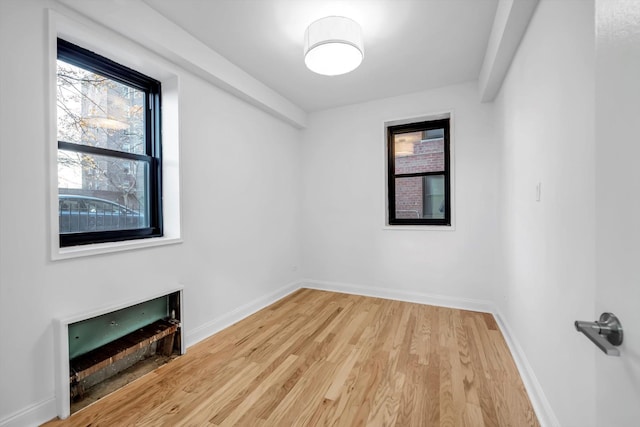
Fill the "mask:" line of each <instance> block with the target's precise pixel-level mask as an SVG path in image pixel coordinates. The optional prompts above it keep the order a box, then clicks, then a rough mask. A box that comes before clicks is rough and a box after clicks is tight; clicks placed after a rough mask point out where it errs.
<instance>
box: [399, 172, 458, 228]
mask: <svg viewBox="0 0 640 427" xmlns="http://www.w3.org/2000/svg"><path fill="white" fill-rule="evenodd" d="M444 184H445V180H444V175H429V176H414V177H406V178H396V179H395V193H396V199H395V208H396V218H397V219H422V218H427V219H440V218H444V217H445V213H446V212H445V191H444Z"/></svg>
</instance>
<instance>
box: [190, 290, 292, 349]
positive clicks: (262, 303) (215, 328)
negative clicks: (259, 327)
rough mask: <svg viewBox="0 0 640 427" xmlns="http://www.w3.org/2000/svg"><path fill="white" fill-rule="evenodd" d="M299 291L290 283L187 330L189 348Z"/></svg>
mask: <svg viewBox="0 0 640 427" xmlns="http://www.w3.org/2000/svg"><path fill="white" fill-rule="evenodd" d="M298 289H300V284H299V283H297V282H296V283H290V284H288V285H286V286H283V287H281V288H280V289H277V290H275V291H274V292H271V293H269V294H267V295H264V296H261V297H258V298H256V299H254V300H253V301H249V302H248V303H246V304H244V305H241V306H240V307H238V308H236V309H235V310H232V311H230V312H229V313H225V314H223V315H221V316H219V317H217V318H215V319H213V320H211V321H209V322H207V323H205V324H204V325H200V326H198V327H196V328H194V329H191V330H187V331H186V332H185V338H186V345H187V347H190V346H192V345H194V344H196V343H198V342H200V341H202V340H203V339H205V338H209V337H210V336H211V335H213V334H215V333H217V332H220V331H221V330H223V329H224V328H227V327H229V326H231V325H233V324H234V323H236V322H239V321H240V320H242V319H244V318H245V317H248V316H250V315H252V314H253V313H255V312H256V311H259V310H262V309H263V308H265V307H267V306H268V305H271V304H273V303H274V302H276V301H278V300H280V299H282V298H284V297H285V296H287V295H289V294H290V293H292V292H295V291H297V290H298ZM187 351H188V349H187Z"/></svg>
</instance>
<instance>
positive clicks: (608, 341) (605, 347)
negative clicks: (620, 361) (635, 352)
mask: <svg viewBox="0 0 640 427" xmlns="http://www.w3.org/2000/svg"><path fill="white" fill-rule="evenodd" d="M574 324H575V326H576V330H577V331H579V332H582V333H583V334H585V335H586V337H587V338H589V339H590V340H591V341H592V342H593V343H594V344H595V345H597V346H598V348H599V349H600V350H602V351H603V352H604V353H605V354H607V355H609V356H620V350H619V349H617V348H616V347H617V346H619V345H620V344H622V338H623V334H622V324H621V323H620V320H618V318H617V317H616V316H615V315H613V314H612V313H602V314H601V315H600V320H597V321H595V322H586V321H584V320H576V321H575V323H574Z"/></svg>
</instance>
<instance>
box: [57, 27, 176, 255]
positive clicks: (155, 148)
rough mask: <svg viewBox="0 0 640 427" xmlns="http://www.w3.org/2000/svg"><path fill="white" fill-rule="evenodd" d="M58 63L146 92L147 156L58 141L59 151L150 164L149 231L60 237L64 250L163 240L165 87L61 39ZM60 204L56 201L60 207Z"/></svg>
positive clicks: (103, 232)
mask: <svg viewBox="0 0 640 427" xmlns="http://www.w3.org/2000/svg"><path fill="white" fill-rule="evenodd" d="M57 59H59V60H62V61H64V62H67V63H69V64H72V65H75V66H77V67H80V68H83V69H85V70H88V71H91V72H93V73H96V74H100V75H102V76H104V77H107V78H109V79H111V80H114V81H117V82H119V83H122V84H124V85H127V86H130V87H133V88H135V89H138V90H140V91H143V92H145V106H146V108H145V153H144V154H135V153H128V152H124V151H118V150H111V149H107V148H101V147H92V146H89V145H82V144H77V143H73V142H68V141H58V150H70V151H76V152H81V153H86V154H94V155H103V156H109V157H116V158H121V159H127V160H135V161H141V162H145V163H146V164H147V167H148V170H149V175H148V182H147V183H146V184H147V191H148V193H147V197H148V210H149V223H148V227H144V228H136V229H124V230H110V231H92V232H80V233H59V238H60V247H69V246H78V245H87V244H94V243H107V242H119V241H125V240H136V239H146V238H151V237H162V235H163V220H162V144H161V131H160V130H161V97H160V95H161V83H160V82H159V81H158V80H156V79H154V78H152V77H149V76H146V75H144V74H142V73H140V72H138V71H135V70H132V69H131V68H128V67H126V66H124V65H121V64H118V63H117V62H114V61H112V60H110V59H108V58H105V57H104V56H101V55H98V54H96V53H94V52H92V51H90V50H87V49H85V48H82V47H80V46H77V45H75V44H73V43H70V42H68V41H66V40H63V39H61V38H58V39H57ZM57 204H58V203H57V201H56V205H57Z"/></svg>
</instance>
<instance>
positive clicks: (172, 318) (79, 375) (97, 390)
mask: <svg viewBox="0 0 640 427" xmlns="http://www.w3.org/2000/svg"><path fill="white" fill-rule="evenodd" d="M181 308H182V307H181V295H180V292H174V293H171V294H168V295H165V296H161V297H158V298H154V299H151V300H148V301H145V302H142V303H139V304H135V305H132V306H129V307H125V308H122V309H119V310H115V311H112V312H109V313H106V314H102V315H99V316H95V317H91V318H87V319H83V320H80V321H77V322H74V323H69V325H68V345H69V397H70V401H69V405H70V413H72V414H73V413H75V412H77V411H79V410H80V409H82V408H84V407H86V406H88V405H89V404H91V403H93V402H95V401H96V400H98V399H100V398H102V397H104V396H106V395H107V394H109V393H111V392H113V391H115V390H117V389H118V388H120V387H122V386H124V385H126V384H128V383H130V382H132V381H134V380H135V379H137V378H139V377H141V376H143V375H144V374H146V373H148V372H151V371H152V370H154V369H156V368H157V367H159V366H162V365H163V364H165V363H167V362H169V361H171V360H172V359H174V358H176V357H177V356H178V355H180V354H181V352H182V348H183V346H182V339H183V337H182V331H181V318H182V310H181Z"/></svg>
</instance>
